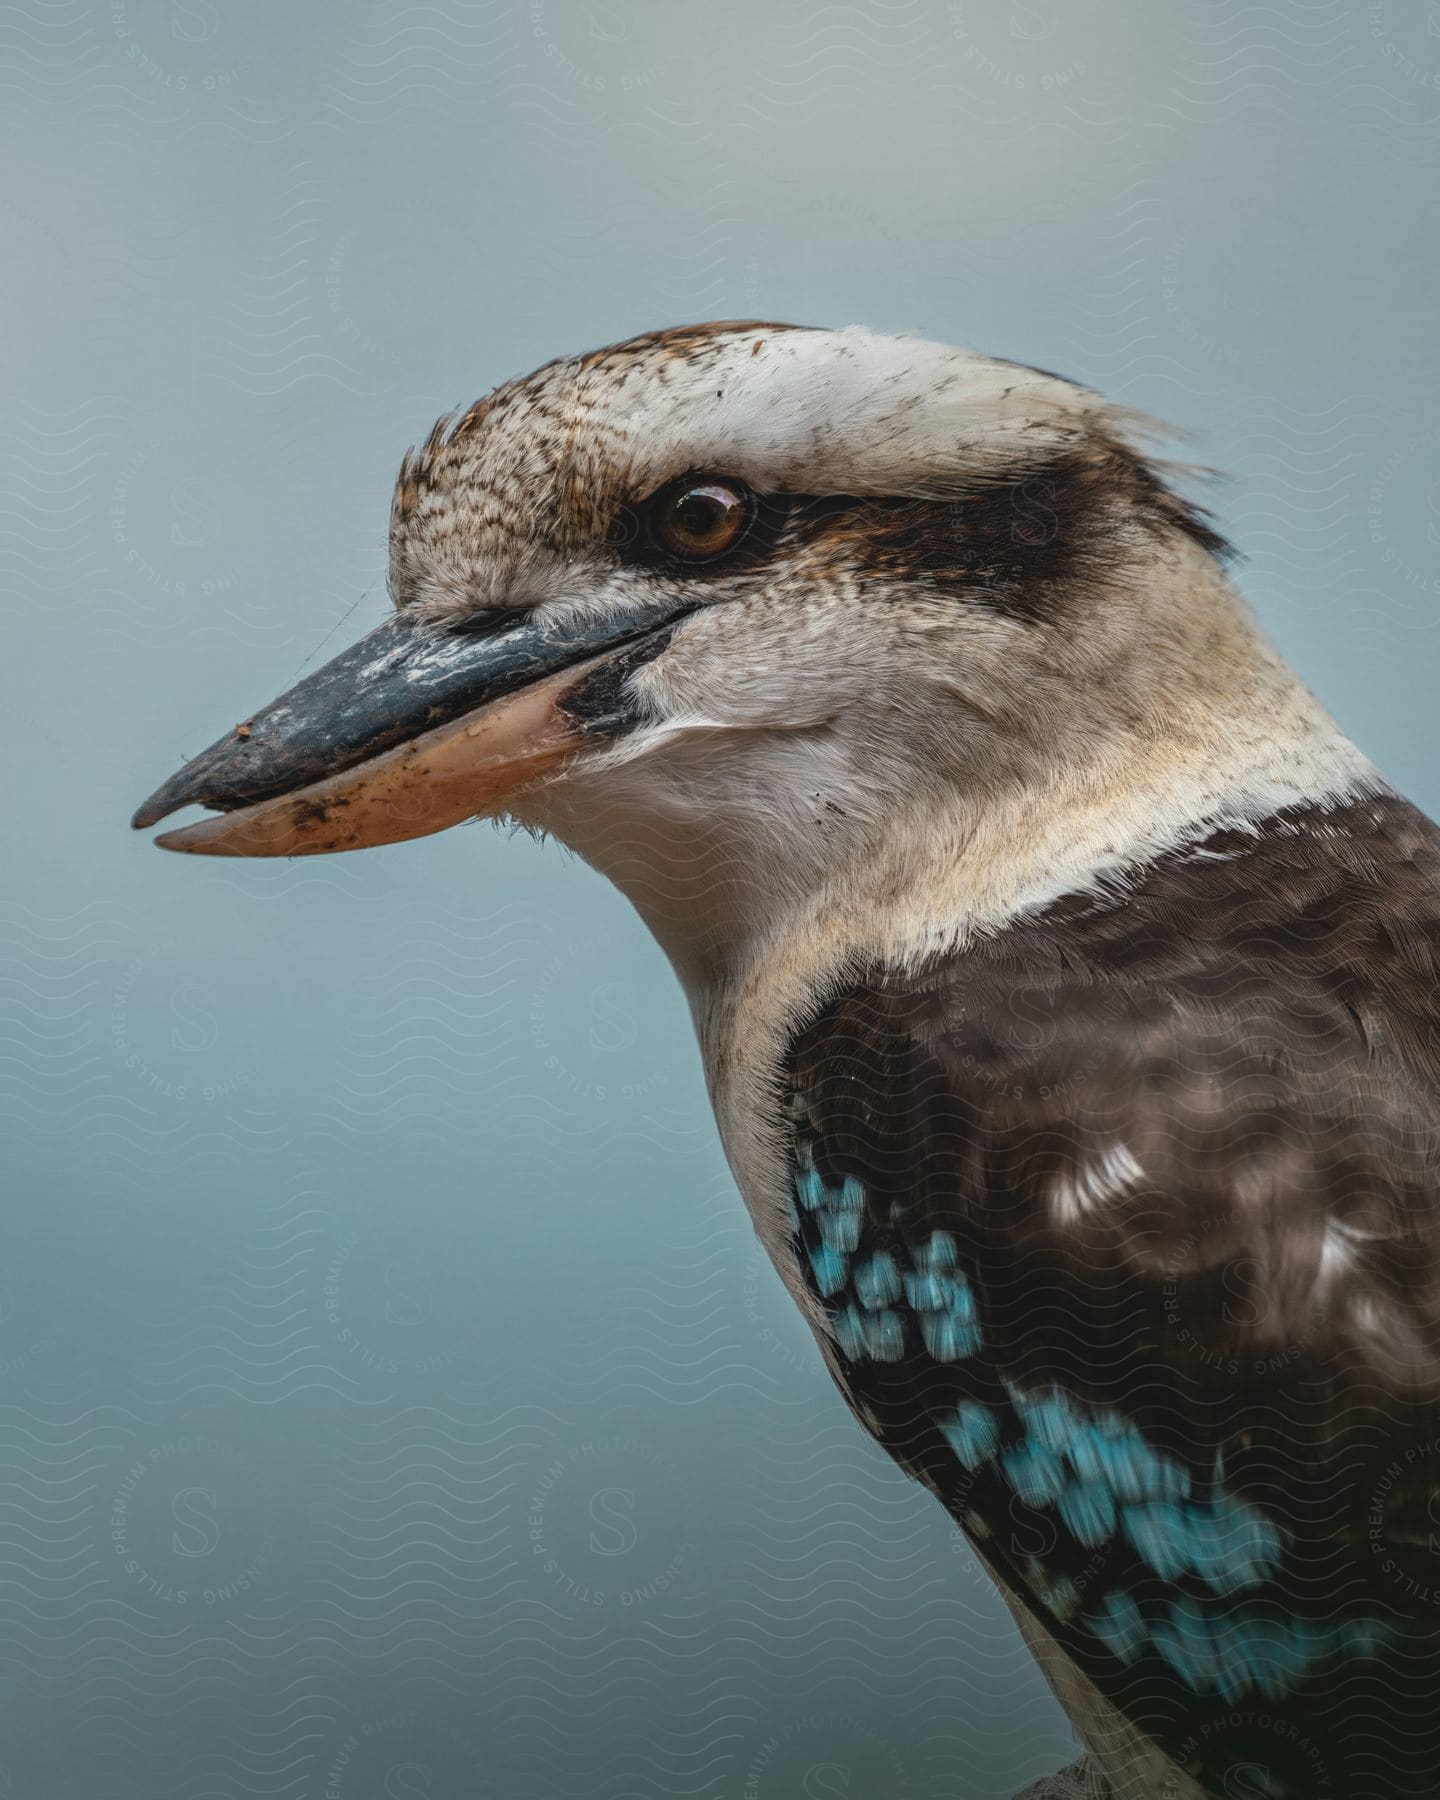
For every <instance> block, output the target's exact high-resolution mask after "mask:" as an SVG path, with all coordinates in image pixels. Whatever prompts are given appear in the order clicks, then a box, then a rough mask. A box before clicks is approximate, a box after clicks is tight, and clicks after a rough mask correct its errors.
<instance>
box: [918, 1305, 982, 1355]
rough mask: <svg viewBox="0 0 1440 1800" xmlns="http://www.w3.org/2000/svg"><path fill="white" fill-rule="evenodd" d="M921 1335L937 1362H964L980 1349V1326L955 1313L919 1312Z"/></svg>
mask: <svg viewBox="0 0 1440 1800" xmlns="http://www.w3.org/2000/svg"><path fill="white" fill-rule="evenodd" d="M916 1317H917V1318H918V1320H919V1322H920V1337H921V1340H922V1342H923V1343H924V1345H925V1348H926V1349H927V1350H928V1351H929V1352H930V1354H931V1355H932V1356H933V1357H934V1358H935V1360H936V1362H963V1361H964V1359H965V1358H966V1357H967V1356H974V1355H975V1353H976V1351H977V1350H979V1349H980V1346H981V1337H980V1327H979V1326H978V1325H975V1324H968V1323H966V1322H965V1321H964V1320H962V1319H958V1318H957V1317H956V1316H955V1315H954V1314H953V1313H940V1312H923V1313H917V1314H916Z"/></svg>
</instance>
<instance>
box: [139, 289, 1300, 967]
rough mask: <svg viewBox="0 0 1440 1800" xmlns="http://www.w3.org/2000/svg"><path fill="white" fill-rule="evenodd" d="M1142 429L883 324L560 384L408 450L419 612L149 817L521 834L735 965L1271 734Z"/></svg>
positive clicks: (1107, 410)
mask: <svg viewBox="0 0 1440 1800" xmlns="http://www.w3.org/2000/svg"><path fill="white" fill-rule="evenodd" d="M1145 434H1146V426H1145V424H1144V422H1143V421H1142V420H1139V419H1138V418H1136V417H1135V416H1133V415H1130V414H1128V413H1127V412H1125V411H1124V410H1123V409H1119V408H1116V407H1114V406H1112V405H1109V404H1107V403H1106V402H1105V401H1103V400H1102V399H1101V398H1099V397H1098V396H1097V395H1096V394H1094V393H1093V392H1091V391H1090V390H1088V389H1086V388H1084V387H1081V386H1078V385H1075V384H1073V383H1071V382H1068V381H1065V380H1062V379H1060V378H1059V377H1057V376H1054V375H1050V374H1047V373H1044V372H1042V371H1038V370H1035V369H1031V368H1028V367H1023V366H1019V365H1016V364H1012V363H1008V362H1004V361H1000V360H997V359H993V358H987V357H984V356H980V355H976V354H974V353H972V352H967V351H962V350H956V349H952V348H949V347H947V346H944V345H939V344H933V343H928V342H924V341H920V340H917V339H913V338H906V337H887V336H881V335H877V334H875V333H872V332H869V331H865V330H860V329H845V330H834V331H830V330H811V329H805V328H797V327H790V326H782V325H773V324H760V323H727V324H715V325H705V326H690V327H682V328H679V329H676V330H671V331H663V332H657V333H654V334H651V335H648V336H644V337H640V338H636V339H632V340H630V341H629V342H626V343H623V344H619V345H616V346H613V347H611V348H608V349H605V350H601V351H598V352H595V353H594V354H591V355H588V356H583V357H579V358H575V359H571V360H566V361H559V362H555V363H552V364H549V365H547V366H546V367H544V368H542V369H540V370H538V371H537V372H536V373H535V374H533V375H530V376H528V377H526V378H524V379H521V380H516V381H512V382H510V383H507V384H506V385H505V386H503V387H501V388H499V389H497V390H496V391H495V392H494V393H492V394H491V395H489V396H488V397H487V398H486V399H484V400H482V401H480V402H478V403H477V404H476V405H475V406H473V407H471V408H470V409H469V410H468V411H466V412H465V413H463V414H461V415H459V416H457V417H453V418H449V419H446V420H442V421H441V422H440V424H438V425H437V426H436V428H435V430H434V431H433V432H432V433H431V434H430V437H429V439H428V440H427V441H426V442H425V444H424V445H423V447H422V448H420V449H419V450H418V451H414V452H411V453H410V454H409V455H408V456H407V457H406V459H405V461H404V464H403V466H402V468H401V471H400V476H399V480H398V483H397V486H396V491H395V498H394V504H393V509H392V515H391V525H390V585H391V594H392V599H393V602H394V610H393V613H392V614H391V616H390V617H389V618H388V619H387V620H386V621H385V622H384V623H383V624H381V625H380V626H378V627H377V628H376V629H375V630H374V631H372V632H371V633H370V634H369V635H368V636H367V637H365V638H363V639H361V641H360V642H359V643H358V644H357V645H355V646H354V647H353V648H352V649H351V650H349V651H347V652H346V653H344V654H343V655H341V656H340V657H337V658H336V659H335V660H334V661H333V662H332V663H330V664H329V665H327V666H326V667H325V668H323V669H321V670H320V671H318V672H317V673H315V674H313V675H311V676H309V677H308V678H307V679H306V680H304V681H302V682H301V683H300V684H299V685H298V686H297V687H294V688H292V689H291V690H290V691H289V692H288V693H287V694H285V695H284V696H282V698H281V699H279V700H277V701H276V702H274V703H273V704H272V705H271V706H269V707H267V708H265V709H264V710H263V711H261V712H258V713H256V714H254V715H253V716H252V717H250V718H249V719H247V720H246V721H245V723H244V724H242V725H240V726H237V727H236V728H235V730H234V731H233V732H232V733H230V734H228V735H227V736H226V737H225V738H223V739H221V740H220V741H219V742H218V743H217V744H215V745H214V746H212V747H211V748H210V749H209V750H207V751H205V752H204V753H203V754H202V755H200V756H199V757H197V758H196V759H195V760H194V761H192V762H191V763H189V764H188V765H187V766H186V767H185V768H184V769H183V770H181V772H180V773H179V774H178V775H176V776H175V777H174V778H173V779H172V780H170V781H169V782H167V783H166V784H165V785H164V786H163V787H162V788H160V789H159V790H158V792H157V793H156V794H155V795H154V796H153V797H152V798H151V799H150V800H149V801H147V802H146V804H145V805H144V806H143V807H141V809H140V810H139V812H138V813H137V814H136V818H135V823H136V824H137V825H139V826H145V825H149V824H153V823H154V822H156V821H157V820H159V819H161V818H163V817H164V816H166V815H167V814H168V813H170V812H172V811H174V810H175V809H176V808H178V807H181V806H184V805H187V804H190V803H194V802H198V803H200V804H202V805H204V806H207V807H210V808H212V809H215V810H216V811H217V812H218V813H219V815H220V816H219V817H217V818H212V819H207V820H203V821H201V822H200V823H197V824H194V825H190V826H188V827H186V828H183V829H180V830H174V831H171V832H169V833H168V834H166V835H164V836H162V837H161V838H160V840H159V842H160V843H161V844H163V845H164V846H166V847H167V848H170V849H175V850H185V851H193V852H199V853H202V854H208V855H225V856H282V855H283V856H295V855H309V854H314V853H322V852H330V851H339V850H350V849H359V848H363V847H365V846H367V845H375V844H382V843H388V842H394V841H398V840H401V839H406V838H411V837H417V836H421V835H423V834H425V833H428V832H434V831H438V830H441V829H443V828H445V827H447V826H449V825H452V824H456V823H458V822H460V821H462V820H466V819H471V818H475V817H481V816H508V817H511V818H514V819H517V820H519V821H520V822H521V823H523V824H526V825H528V826H531V827H534V828H537V829H541V830H545V831H549V832H553V833H554V834H555V835H557V836H559V837H560V838H561V839H563V840H564V841H566V842H568V843H569V844H571V845H572V846H573V847H575V848H576V849H578V850H579V851H580V852H581V853H582V854H583V855H584V856H586V857H587V858H588V859H589V860H591V861H592V862H594V863H595V864H597V865H598V866H599V867H601V868H602V869H604V870H605V871H606V872H607V873H609V874H611V875H612V876H613V877H614V878H615V879H616V880H617V881H618V882H619V883H620V885H621V886H622V887H624V888H625V889H626V891H627V892H629V893H630V895H631V897H632V898H633V899H635V900H636V903H637V904H638V905H639V906H640V908H641V911H642V912H643V913H645V914H646V916H647V917H648V918H649V920H650V922H651V924H652V925H653V926H654V928H655V929H656V930H657V932H658V933H659V934H660V935H661V937H662V939H663V938H668V939H669V940H670V943H671V947H672V949H674V950H675V951H676V953H677V954H680V952H681V951H682V950H683V952H684V954H685V955H687V956H689V957H691V958H692V960H694V959H698V960H699V961H701V962H703V961H704V960H705V959H706V958H707V957H711V956H714V955H716V954H719V953H720V951H721V950H722V949H723V945H724V943H725V942H726V941H727V940H728V939H729V938H732V937H733V936H734V935H735V933H736V932H737V931H738V930H740V928H741V926H742V925H743V924H744V922H745V920H746V919H747V918H750V919H752V920H753V919H758V918H759V917H760V916H761V915H762V914H765V915H766V916H769V915H771V914H773V912H774V910H775V908H776V907H779V906H783V905H785V904H791V905H793V904H798V903H801V902H802V900H803V897H804V895H805V894H806V893H807V892H810V891H812V890H813V889H814V888H815V887H816V886H817V884H821V883H823V882H824V881H825V880H827V879H830V878H831V876H833V875H834V874H835V872H836V871H837V870H838V871H841V872H842V873H844V875H845V880H846V885H847V887H848V888H849V889H851V890H853V889H854V888H855V887H856V886H857V885H863V884H864V883H865V882H870V883H871V884H872V885H873V884H874V883H875V882H880V883H885V882H889V883H890V884H891V885H892V886H894V885H895V884H897V883H899V882H902V881H903V880H904V879H905V877H904V875H903V872H902V871H901V869H900V865H899V864H897V861H896V858H895V855H894V854H892V851H893V846H894V845H895V844H896V843H897V842H900V841H902V840H903V841H905V842H908V843H910V844H912V845H915V844H924V843H927V842H928V843H932V844H933V843H935V842H938V841H939V839H940V838H941V837H944V838H945V841H946V842H947V843H950V842H952V840H953V842H954V843H957V844H958V843H959V842H960V840H961V839H965V838H967V834H968V838H969V839H970V840H972V841H973V838H974V834H975V833H976V831H977V830H982V829H983V828H984V826H985V821H986V820H987V819H988V820H990V821H991V829H992V835H993V833H994V832H995V831H999V832H1001V833H1002V834H1003V833H1006V832H1013V831H1014V830H1015V829H1017V827H1016V825H1015V823H1014V821H1015V820H1017V819H1023V818H1025V817H1027V816H1029V815H1030V814H1033V813H1034V811H1035V809H1036V808H1037V807H1038V808H1039V809H1040V810H1041V811H1045V810H1046V809H1047V807H1048V810H1049V811H1050V812H1051V813H1054V812H1055V811H1056V808H1055V806H1054V805H1052V804H1051V803H1050V801H1049V800H1047V798H1046V796H1047V795H1048V796H1052V797H1053V796H1054V795H1055V794H1056V793H1057V792H1059V791H1061V790H1062V789H1064V788H1065V785H1066V783H1067V782H1068V781H1071V780H1072V777H1073V778H1075V779H1078V778H1079V777H1080V775H1081V774H1083V772H1085V771H1090V772H1091V777H1093V772H1094V771H1095V770H1100V769H1103V770H1108V771H1109V773H1108V774H1106V775H1105V776H1103V778H1101V777H1094V779H1098V780H1101V785H1102V787H1103V786H1104V784H1105V783H1107V782H1108V784H1109V787H1110V789H1111V790H1113V789H1114V787H1115V784H1116V780H1117V777H1116V774H1115V759H1116V757H1117V755H1119V756H1121V758H1122V760H1123V758H1124V757H1126V756H1128V757H1129V758H1130V759H1131V761H1132V762H1133V760H1134V759H1135V757H1136V756H1137V755H1142V754H1143V755H1144V756H1148V757H1149V758H1150V759H1151V763H1152V764H1153V765H1156V766H1158V765H1160V764H1163V763H1164V762H1165V760H1166V758H1167V757H1169V758H1170V760H1171V761H1173V760H1174V759H1175V757H1176V755H1178V754H1179V751H1177V748H1176V747H1177V746H1180V745H1184V746H1186V747H1187V748H1186V749H1185V751H1184V756H1185V757H1186V758H1187V759H1188V762H1190V763H1195V764H1197V766H1200V765H1204V764H1205V763H1206V760H1207V758H1210V759H1211V760H1214V759H1216V758H1223V756H1224V755H1226V754H1229V753H1230V752H1231V751H1232V750H1233V747H1234V743H1235V741H1236V734H1237V732H1240V733H1241V735H1243V731H1244V729H1245V727H1244V726H1243V724H1239V725H1237V722H1236V721H1237V717H1238V714H1237V705H1238V707H1239V712H1243V713H1244V714H1245V717H1246V718H1250V719H1252V720H1254V719H1259V718H1262V717H1263V716H1264V715H1265V714H1266V712H1267V709H1268V712H1269V714H1270V721H1269V724H1270V725H1273V721H1274V715H1275V703H1274V699H1273V694H1271V695H1270V697H1269V699H1267V687H1273V685H1274V677H1273V670H1274V667H1275V665H1274V663H1273V659H1268V658H1267V657H1266V656H1265V655H1264V653H1263V652H1262V651H1260V650H1258V649H1257V645H1258V643H1259V640H1258V639H1257V638H1256V636H1255V634H1254V632H1253V630H1252V628H1251V627H1250V626H1249V624H1248V622H1247V619H1246V616H1245V614H1244V611H1243V608H1242V607H1241V606H1240V605H1239V603H1238V601H1237V600H1236V598H1235V596H1234V595H1233V592H1232V590H1231V589H1230V588H1229V586H1228V584H1227V583H1226V581H1225V579H1224V577H1223V574H1222V573H1221V571H1220V568H1219V564H1218V558H1217V551H1218V549H1219V548H1220V546H1219V541H1218V540H1217V539H1216V537H1215V536H1214V534H1213V533H1212V531H1211V530H1210V529H1209V527H1208V526H1207V524H1206V523H1205V521H1204V519H1203V517H1202V516H1201V515H1200V514H1198V513H1197V512H1196V511H1195V510H1194V509H1193V508H1191V507H1190V506H1189V505H1188V504H1186V503H1185V502H1184V501H1183V500H1182V499H1181V498H1180V497H1178V495H1177V494H1176V492H1175V491H1174V490H1173V489H1172V488H1171V486H1170V485H1169V484H1168V482H1167V480H1166V479H1165V475H1164V471H1163V469H1162V468H1161V467H1160V466H1159V465H1157V464H1156V463H1155V462H1154V461H1152V460H1151V459H1150V458H1149V457H1148V456H1147V454H1146V449H1145V445H1146V441H1147V440H1146V435H1145ZM1267 672H1268V673H1267ZM1242 702H1243V704H1242ZM1266 728H1267V729H1268V728H1269V725H1267V726H1266ZM1187 766H1188V763H1187ZM1089 778H1090V777H1087V779H1089ZM1092 785H1093V780H1092ZM1162 785H1163V784H1162ZM1017 809H1018V810H1017ZM1006 820H1009V821H1011V823H1008V824H1006V823H1003V821H1006ZM938 821H948V822H949V823H948V824H947V825H946V826H945V828H944V830H943V831H942V830H941V829H940V826H939V824H938V823H937V822H938ZM887 846H889V847H890V849H887ZM901 861H902V862H903V858H902V859H901ZM697 921H698V922H703V923H697Z"/></svg>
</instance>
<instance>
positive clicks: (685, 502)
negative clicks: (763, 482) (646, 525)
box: [650, 475, 755, 563]
mask: <svg viewBox="0 0 1440 1800" xmlns="http://www.w3.org/2000/svg"><path fill="white" fill-rule="evenodd" d="M754 516H755V508H754V496H753V495H752V494H751V492H750V490H749V488H747V487H746V486H745V485H744V483H743V482H738V481H730V480H727V479H725V478H722V477H719V476H705V475H685V476H682V477H681V478H680V480H679V481H672V482H671V483H670V485H669V486H668V487H665V488H662V489H661V490H660V492H659V493H658V494H657V495H656V496H655V498H654V500H653V501H652V502H651V506H650V529H651V531H652V532H653V533H654V535H655V539H656V541H657V543H658V544H659V545H660V546H661V548H662V549H664V550H667V551H669V553H670V554H671V555H672V556H677V557H679V558H680V559H681V561H682V562H692V563H702V562H714V561H715V559H716V558H717V557H721V556H724V555H726V554H727V552H729V551H731V550H733V549H734V548H735V546H736V545H737V544H738V543H739V542H740V540H741V538H743V537H744V536H745V533H746V532H747V531H748V530H749V528H750V524H751V521H752V519H753V518H754Z"/></svg>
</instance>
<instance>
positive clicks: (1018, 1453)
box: [1000, 1438, 1065, 1506]
mask: <svg viewBox="0 0 1440 1800" xmlns="http://www.w3.org/2000/svg"><path fill="white" fill-rule="evenodd" d="M1000 1467H1001V1468H1002V1469H1003V1470H1004V1471H1005V1479H1006V1480H1007V1481H1008V1482H1009V1483H1010V1485H1011V1487H1013V1488H1014V1490H1015V1492H1016V1493H1017V1494H1018V1495H1019V1496H1020V1498H1021V1499H1022V1500H1023V1501H1024V1502H1025V1504H1026V1505H1027V1506H1051V1505H1053V1504H1054V1503H1055V1501H1057V1500H1058V1499H1059V1498H1060V1496H1061V1495H1062V1494H1063V1493H1064V1492H1065V1465H1064V1464H1063V1463H1062V1462H1061V1460H1060V1458H1059V1457H1058V1456H1057V1455H1056V1454H1055V1452H1054V1451H1053V1450H1047V1449H1046V1448H1045V1446H1044V1445H1043V1444H1041V1443H1038V1442H1034V1441H1032V1440H1031V1439H1029V1438H1027V1439H1026V1440H1025V1442H1024V1443H1023V1444H1021V1445H1020V1446H1019V1447H1018V1448H1017V1449H1014V1450H1007V1451H1006V1452H1005V1454H1004V1455H1003V1456H1002V1457H1001V1458H1000Z"/></svg>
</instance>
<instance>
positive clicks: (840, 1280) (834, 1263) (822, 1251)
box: [810, 1244, 850, 1299]
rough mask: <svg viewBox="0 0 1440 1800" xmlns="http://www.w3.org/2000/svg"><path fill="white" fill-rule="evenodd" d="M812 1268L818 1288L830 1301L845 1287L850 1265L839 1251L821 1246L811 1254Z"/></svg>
mask: <svg viewBox="0 0 1440 1800" xmlns="http://www.w3.org/2000/svg"><path fill="white" fill-rule="evenodd" d="M810 1267H811V1269H812V1270H813V1271H814V1275H815V1285H816V1287H817V1288H818V1289H819V1290H820V1292H821V1294H822V1295H824V1296H825V1297H826V1298H827V1299H828V1298H829V1297H830V1296H831V1295H832V1294H838V1293H839V1292H840V1290H841V1288H843V1287H844V1285H845V1278H846V1276H847V1274H848V1273H849V1267H850V1265H849V1263H848V1262H847V1260H846V1259H845V1257H843V1256H842V1255H841V1254H840V1253H839V1251H838V1250H832V1249H831V1248H830V1246H829V1245H828V1244H820V1245H819V1246H818V1247H817V1248H815V1249H814V1250H812V1251H811V1252H810Z"/></svg>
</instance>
